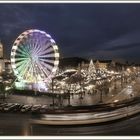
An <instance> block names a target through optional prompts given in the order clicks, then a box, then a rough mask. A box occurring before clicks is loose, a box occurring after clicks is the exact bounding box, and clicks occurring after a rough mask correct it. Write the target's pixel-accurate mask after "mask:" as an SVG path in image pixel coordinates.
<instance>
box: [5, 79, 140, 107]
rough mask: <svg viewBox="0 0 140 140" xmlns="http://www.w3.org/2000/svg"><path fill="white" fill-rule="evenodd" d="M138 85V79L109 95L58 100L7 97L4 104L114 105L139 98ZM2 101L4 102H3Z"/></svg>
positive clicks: (98, 94)
mask: <svg viewBox="0 0 140 140" xmlns="http://www.w3.org/2000/svg"><path fill="white" fill-rule="evenodd" d="M139 84H140V79H137V80H136V81H135V82H132V83H128V84H126V85H125V86H124V87H123V88H121V87H118V88H117V89H114V90H112V91H110V92H109V93H107V94H105V93H102V94H101V93H86V94H83V95H82V96H81V95H78V94H75V95H74V94H73V95H71V96H70V99H68V98H60V97H55V98H52V97H51V96H48V95H41V96H37V95H36V96H30V95H29V94H28V95H19V94H18V95H16V94H13V95H9V96H8V97H7V99H6V100H5V101H6V102H11V103H20V104H29V105H36V104H41V105H47V106H49V107H52V106H55V107H56V108H57V107H65V106H68V105H71V106H86V105H95V104H99V103H114V102H119V101H123V100H127V99H131V98H133V97H136V96H139V94H138V90H139V89H137V88H138V87H139V86H138V85H139ZM5 101H4V102H5Z"/></svg>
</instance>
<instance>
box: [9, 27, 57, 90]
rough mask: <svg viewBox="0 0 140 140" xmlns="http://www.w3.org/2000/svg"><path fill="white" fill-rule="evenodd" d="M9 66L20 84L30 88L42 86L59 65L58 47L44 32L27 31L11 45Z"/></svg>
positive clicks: (48, 80)
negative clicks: (25, 84)
mask: <svg viewBox="0 0 140 140" xmlns="http://www.w3.org/2000/svg"><path fill="white" fill-rule="evenodd" d="M11 64H12V68H13V71H14V74H15V75H16V77H17V79H18V81H20V83H28V84H29V85H30V84H32V87H34V85H38V86H39V85H44V84H43V83H49V82H50V81H51V79H52V77H53V76H54V75H55V73H56V70H57V67H58V64H59V53H58V47H57V45H56V43H55V41H54V40H53V39H52V37H51V36H50V35H49V34H47V33H46V32H44V31H40V30H36V29H31V30H27V31H25V32H23V33H22V34H21V35H19V37H18V38H17V39H16V40H15V42H14V44H13V47H12V51H11ZM23 85H24V84H23ZM41 88H43V87H41Z"/></svg>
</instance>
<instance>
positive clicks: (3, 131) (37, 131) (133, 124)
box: [0, 113, 140, 136]
mask: <svg viewBox="0 0 140 140" xmlns="http://www.w3.org/2000/svg"><path fill="white" fill-rule="evenodd" d="M31 118H33V116H32V114H12V113H1V114H0V124H1V125H0V135H1V136H27V135H28V136H81V135H82V136H139V135H140V131H139V130H140V114H137V115H135V116H132V117H130V118H125V119H121V120H117V121H113V122H107V123H101V124H90V125H74V126H50V125H37V124H34V125H29V119H31Z"/></svg>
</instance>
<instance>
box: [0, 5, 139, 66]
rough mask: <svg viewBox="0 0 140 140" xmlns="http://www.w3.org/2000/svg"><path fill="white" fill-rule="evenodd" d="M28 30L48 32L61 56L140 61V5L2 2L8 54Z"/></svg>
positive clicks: (0, 22)
mask: <svg viewBox="0 0 140 140" xmlns="http://www.w3.org/2000/svg"><path fill="white" fill-rule="evenodd" d="M28 29H39V30H43V31H46V32H47V33H49V34H51V36H52V37H53V38H54V40H55V41H56V43H57V45H58V46H59V50H60V55H61V56H62V57H71V56H78V57H85V58H97V59H99V58H100V59H119V60H128V61H132V62H134V61H136V62H139V63H140V4H107V3H106V4H103V3H102V4H95V3H91V4H80V3H79V4H68V3H67V4H60V3H59V4H49V3H48V4H47V3H46V4H2V3H1V4H0V39H1V41H2V43H3V44H4V47H5V48H4V49H5V54H6V56H7V57H10V51H11V48H12V45H13V42H14V41H15V39H16V38H17V37H18V36H19V34H21V33H22V32H24V31H25V30H28Z"/></svg>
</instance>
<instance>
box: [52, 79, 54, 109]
mask: <svg viewBox="0 0 140 140" xmlns="http://www.w3.org/2000/svg"><path fill="white" fill-rule="evenodd" d="M52 105H53V108H54V78H52Z"/></svg>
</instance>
